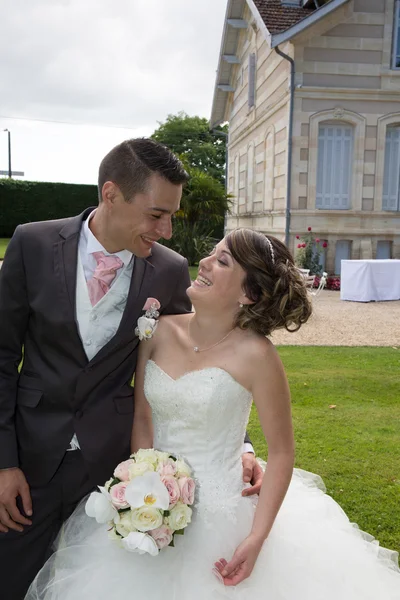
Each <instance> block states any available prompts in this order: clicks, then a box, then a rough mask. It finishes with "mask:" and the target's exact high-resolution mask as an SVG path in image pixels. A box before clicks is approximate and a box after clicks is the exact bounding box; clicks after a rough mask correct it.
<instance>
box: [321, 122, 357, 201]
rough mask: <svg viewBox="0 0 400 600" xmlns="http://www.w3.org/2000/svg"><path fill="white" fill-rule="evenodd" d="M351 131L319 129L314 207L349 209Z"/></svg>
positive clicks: (326, 126) (330, 127) (324, 126)
mask: <svg viewBox="0 0 400 600" xmlns="http://www.w3.org/2000/svg"><path fill="white" fill-rule="evenodd" d="M352 158H353V128H352V127H351V126H349V125H336V124H335V125H329V124H327V123H324V124H321V125H320V126H319V133H318V164H317V198H316V207H317V208H321V209H331V210H345V209H348V208H350V190H351V170H352V169H351V167H352V162H353V160H352Z"/></svg>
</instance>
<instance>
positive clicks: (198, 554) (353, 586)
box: [26, 469, 400, 600]
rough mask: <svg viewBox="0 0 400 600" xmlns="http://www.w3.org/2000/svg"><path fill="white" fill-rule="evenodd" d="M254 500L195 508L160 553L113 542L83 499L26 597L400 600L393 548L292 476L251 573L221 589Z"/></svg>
mask: <svg viewBox="0 0 400 600" xmlns="http://www.w3.org/2000/svg"><path fill="white" fill-rule="evenodd" d="M254 510H255V500H254V499H251V498H243V497H241V496H240V497H238V498H229V499H227V504H226V506H224V507H219V508H216V509H212V510H203V509H202V507H201V506H199V507H198V508H195V509H194V511H193V519H192V523H191V524H190V525H189V526H188V527H187V529H186V531H185V535H183V536H176V538H175V539H176V543H175V547H174V548H172V547H168V548H166V549H164V550H162V551H161V552H160V554H159V555H158V556H156V557H151V556H149V555H138V554H131V553H128V552H126V551H125V550H123V549H122V548H120V547H119V546H118V545H116V544H115V542H113V541H111V540H109V538H108V534H107V526H106V525H98V524H97V523H96V522H95V521H94V519H90V518H88V517H87V516H86V515H85V511H84V502H82V504H81V505H80V506H79V507H78V508H77V509H76V511H75V513H74V514H73V515H72V517H71V518H70V519H69V521H68V522H67V523H66V525H65V526H64V528H63V530H62V532H61V534H60V536H59V540H58V549H57V551H56V552H55V554H54V555H53V556H52V558H51V559H50V560H49V561H48V562H47V563H46V565H45V567H44V568H43V569H42V570H41V572H40V573H39V575H38V576H37V578H36V579H35V581H34V583H33V584H32V586H31V588H30V590H29V592H28V595H27V596H26V599H27V600H39V599H40V600H80V599H82V600H103V599H104V600H111V599H114V598H115V599H117V598H118V599H119V598H124V599H130V600H139V599H140V600H141V599H144V600H222V599H223V598H231V599H235V600H256V599H257V600H264V599H265V600H400V570H399V567H398V562H397V559H398V556H397V553H396V552H393V551H389V550H385V549H383V548H380V546H379V544H378V542H377V541H375V540H374V539H373V538H372V537H371V536H369V535H368V534H365V533H363V532H361V531H360V530H359V529H358V528H357V526H355V525H354V524H351V523H350V522H349V519H348V518H347V516H346V514H345V513H344V512H343V510H342V509H341V508H340V506H339V505H338V504H337V503H336V502H335V501H334V500H333V499H332V498H331V497H329V496H327V495H326V494H325V493H324V485H323V483H322V480H321V479H320V478H319V477H318V476H317V475H314V474H312V473H308V472H306V471H302V470H299V469H295V470H294V474H293V478H292V482H291V484H290V487H289V490H288V493H287V495H286V497H285V500H284V502H283V505H282V507H281V510H280V511H279V514H278V516H277V518H276V521H275V523H274V526H273V528H272V530H271V532H270V535H269V537H268V539H267V540H266V541H265V543H264V545H263V548H262V550H261V552H260V555H259V557H258V560H257V563H256V566H255V568H254V570H253V573H252V574H251V576H250V577H249V578H248V579H246V580H245V581H243V582H242V583H240V584H239V585H237V586H236V587H225V586H224V585H223V583H221V581H220V580H219V579H218V578H217V577H216V575H215V573H214V572H213V566H214V562H215V561H216V560H218V559H220V558H222V557H223V558H226V560H228V561H229V559H230V558H231V557H232V555H233V553H234V551H235V549H236V547H237V546H238V545H239V543H240V542H242V541H243V540H244V539H245V537H246V536H247V535H248V534H249V532H250V529H251V525H252V521H253V517H254Z"/></svg>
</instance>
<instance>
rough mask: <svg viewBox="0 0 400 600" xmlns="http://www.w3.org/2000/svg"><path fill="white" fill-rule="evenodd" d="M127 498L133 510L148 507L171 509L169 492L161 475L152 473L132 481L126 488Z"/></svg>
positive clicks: (149, 472)
mask: <svg viewBox="0 0 400 600" xmlns="http://www.w3.org/2000/svg"><path fill="white" fill-rule="evenodd" d="M125 498H126V501H127V502H128V503H129V505H130V506H131V507H132V508H142V507H143V506H148V507H152V508H159V509H161V510H168V507H169V493H168V490H167V488H166V487H165V485H164V484H163V483H162V481H161V480H160V475H159V474H158V473H154V472H152V471H148V472H147V473H144V474H143V475H141V476H140V477H135V479H132V481H130V482H129V483H128V485H127V486H126V490H125Z"/></svg>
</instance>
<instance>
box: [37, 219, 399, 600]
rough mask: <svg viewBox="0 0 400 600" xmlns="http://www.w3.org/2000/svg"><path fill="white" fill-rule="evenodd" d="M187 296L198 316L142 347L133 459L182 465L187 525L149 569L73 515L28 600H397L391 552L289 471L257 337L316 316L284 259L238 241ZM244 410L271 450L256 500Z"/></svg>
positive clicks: (166, 321)
mask: <svg viewBox="0 0 400 600" xmlns="http://www.w3.org/2000/svg"><path fill="white" fill-rule="evenodd" d="M187 293H188V295H189V297H190V299H191V301H192V303H193V306H194V308H195V313H194V314H189V315H175V316H168V317H164V318H161V319H160V322H159V326H158V328H157V331H156V333H155V335H154V336H153V337H152V339H150V340H146V341H143V342H142V343H141V349H140V357H139V362H138V367H137V370H136V377H135V419H134V426H133V431H132V451H133V452H135V451H137V450H138V449H139V448H151V447H154V448H157V449H159V450H163V451H167V452H170V453H174V454H177V455H181V456H182V457H183V458H184V459H185V460H186V461H187V462H188V463H189V464H190V466H191V467H192V469H193V474H194V477H195V478H196V483H197V486H196V489H197V498H196V503H195V506H194V510H193V517H192V522H191V524H190V525H189V526H188V527H187V529H186V530H185V535H184V536H177V538H175V539H176V542H175V547H174V548H172V547H168V548H165V549H164V550H162V551H161V552H160V553H159V555H158V556H156V557H151V556H149V555H138V554H130V553H128V552H126V551H125V550H123V549H121V548H120V547H119V546H118V545H117V544H115V543H114V542H113V541H111V540H109V539H108V534H107V526H104V525H98V524H97V523H96V522H95V521H94V519H90V518H88V517H86V515H85V510H84V504H82V505H81V506H80V507H78V509H77V510H76V511H75V513H74V514H73V515H72V517H71V518H70V520H69V521H68V522H67V524H66V526H65V527H64V529H63V531H62V533H61V535H60V537H59V542H58V549H57V551H56V552H55V554H54V555H53V556H52V558H51V559H50V560H49V561H48V563H47V564H46V565H45V567H44V568H43V569H42V571H41V572H40V573H39V575H38V576H37V578H36V579H35V581H34V582H33V584H32V586H31V588H30V590H29V592H28V595H27V599H28V600H34V599H35V600H38V599H41V600H43V599H45V600H59V599H60V600H77V599H81V598H82V599H85V600H102V599H107V600H108V599H112V598H122V597H124V598H132V599H134V598H135V599H136V598H137V599H139V598H146V600H163V599H165V600H178V599H179V600H214V599H215V600H217V599H222V598H234V599H237V600H250V599H251V600H253V599H254V598H260V599H264V598H265V600H322V599H323V600H338V599H339V598H343V600H368V599H371V600H372V599H374V600H376V598H382V599H385V600H394V599H397V600H399V599H400V571H399V569H398V565H397V557H396V553H394V552H391V551H389V550H385V549H381V548H379V545H378V544H377V542H375V541H373V540H372V537H371V536H368V534H364V533H362V532H360V531H359V530H358V529H357V527H356V526H354V525H352V524H351V523H350V522H349V520H348V518H347V516H346V515H345V513H344V512H343V511H342V509H341V508H340V507H339V505H338V504H336V503H335V502H334V501H333V500H332V498H330V497H329V496H327V495H326V494H325V493H324V491H323V483H322V481H321V480H320V479H319V477H318V476H317V475H313V474H311V473H307V472H305V471H301V470H298V469H293V464H294V440H293V432H292V422H291V414H290V394H289V388H288V384H287V380H286V376H285V373H284V370H283V367H282V364H281V361H280V359H279V356H278V353H277V352H276V350H275V348H274V347H273V345H272V343H271V342H270V341H269V340H268V338H267V337H266V336H269V335H270V334H271V332H272V331H274V330H275V329H276V328H279V327H286V328H288V329H292V330H295V329H298V328H299V327H300V326H301V324H303V323H305V322H306V321H307V319H308V318H309V316H310V314H311V306H310V301H309V299H308V296H307V292H306V290H305V288H304V285H303V283H302V279H301V277H300V276H299V274H298V271H297V269H296V267H295V265H294V262H293V258H292V256H291V255H290V253H289V251H288V250H287V248H286V247H285V246H284V245H283V244H282V243H281V242H280V241H279V240H277V239H275V238H273V237H265V236H264V235H262V234H260V233H257V232H254V231H252V230H249V229H239V230H236V231H234V232H232V233H230V234H229V235H228V236H227V237H226V238H225V239H224V240H223V241H222V242H220V243H219V244H218V245H217V246H216V248H215V249H214V251H213V252H212V253H211V255H210V256H208V257H207V258H205V259H203V260H202V261H201V262H200V266H199V274H198V277H197V280H196V281H194V282H193V283H192V285H191V287H190V288H189V289H188V291H187ZM253 401H254V404H255V406H256V408H257V411H258V415H259V419H260V423H261V426H262V429H263V432H264V434H265V437H266V440H267V443H268V463H267V464H266V468H265V475H264V479H263V483H262V487H261V492H260V496H259V498H258V501H254V498H253V499H252V497H246V496H245V494H244V493H243V492H244V487H245V484H243V481H242V473H241V469H242V467H241V452H242V443H243V437H244V433H245V430H246V425H247V421H248V418H249V413H250V409H251V404H252V402H253Z"/></svg>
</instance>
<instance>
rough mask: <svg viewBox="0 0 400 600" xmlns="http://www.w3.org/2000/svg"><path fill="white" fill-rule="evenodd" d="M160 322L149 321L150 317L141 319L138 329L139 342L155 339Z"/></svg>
mask: <svg viewBox="0 0 400 600" xmlns="http://www.w3.org/2000/svg"><path fill="white" fill-rule="evenodd" d="M157 325H158V321H156V320H155V319H149V317H145V316H143V317H139V319H138V322H137V328H136V332H135V333H136V335H138V336H139V340H140V341H142V340H149V339H150V338H152V337H153V335H154V332H155V330H156V329H157Z"/></svg>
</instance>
